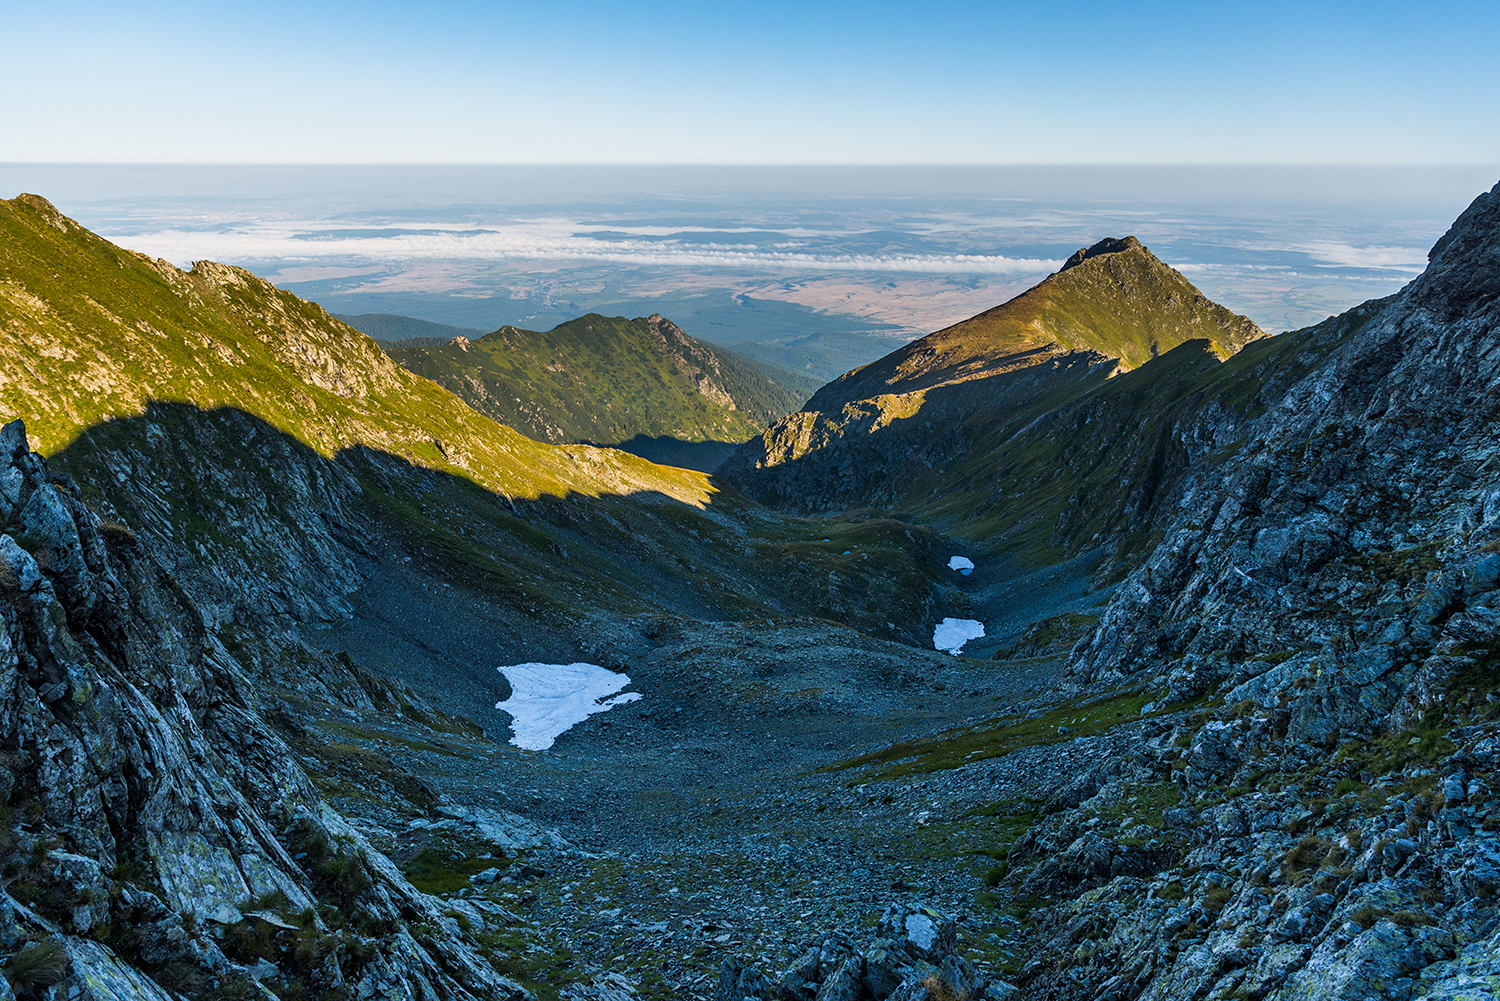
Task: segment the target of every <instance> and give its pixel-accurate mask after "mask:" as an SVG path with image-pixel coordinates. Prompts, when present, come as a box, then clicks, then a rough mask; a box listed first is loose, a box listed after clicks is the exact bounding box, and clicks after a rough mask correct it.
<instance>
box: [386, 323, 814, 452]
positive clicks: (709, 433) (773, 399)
mask: <svg viewBox="0 0 1500 1001" xmlns="http://www.w3.org/2000/svg"><path fill="white" fill-rule="evenodd" d="M387 350H388V351H389V352H390V354H391V356H392V357H393V358H395V359H396V360H397V361H398V362H400V363H401V364H402V365H403V366H405V367H406V368H408V369H409V370H411V371H413V372H415V373H417V374H418V375H422V376H424V377H426V378H430V379H433V380H434V381H436V382H438V383H440V384H441V385H443V386H445V387H446V388H448V389H450V390H452V391H453V392H454V393H456V394H457V395H458V396H460V397H461V398H462V399H464V400H465V401H466V402H467V403H468V404H469V405H470V406H471V407H473V408H474V409H475V410H478V411H479V412H480V413H483V414H485V415H487V416H489V417H492V418H494V419H495V420H496V421H499V422H500V423H502V424H505V425H507V426H509V427H513V428H516V429H517V430H519V431H521V432H522V433H524V434H526V435H528V436H530V437H532V438H535V439H536V440H538V441H545V442H549V443H552V444H564V443H567V442H589V443H591V444H599V445H608V446H610V447H618V448H624V449H625V450H627V451H636V452H638V453H639V454H643V455H644V456H645V457H647V458H652V459H655V458H656V457H658V456H661V455H664V454H665V450H664V448H663V445H665V444H666V443H665V442H664V443H661V444H657V443H655V442H653V441H652V439H658V438H661V439H676V440H677V441H678V442H681V443H682V445H683V446H686V445H692V444H698V443H703V444H710V443H712V444H721V445H727V444H728V443H737V442H739V441H743V440H745V439H746V438H749V437H751V436H753V435H755V434H758V433H759V432H760V431H761V430H763V429H764V428H765V426H766V425H767V424H769V423H771V422H772V421H774V420H776V419H777V418H778V417H781V416H783V415H784V414H786V413H789V412H790V411H792V410H793V409H795V408H796V407H797V406H799V405H801V403H802V402H803V400H804V397H803V396H801V395H800V394H799V393H797V392H795V391H792V390H788V389H786V388H784V387H783V386H782V385H778V384H777V383H776V382H775V381H774V379H773V378H770V377H767V376H766V375H764V374H763V371H764V366H760V365H757V364H755V363H752V362H750V361H749V360H748V359H742V358H740V357H739V356H738V355H735V354H734V353H733V352H730V351H727V350H725V349H723V348H717V347H714V346H712V345H709V344H707V343H705V342H703V341H700V340H697V339H696V338H693V337H690V336H688V335H687V334H686V333H685V332H684V331H683V330H682V328H680V327H678V326H677V325H676V324H675V323H673V322H672V321H670V320H668V319H666V318H665V317H663V316H661V315H660V314H652V315H651V316H649V317H638V318H636V319H634V320H626V319H625V318H624V317H605V316H600V315H598V314H595V313H590V314H586V315H584V316H581V317H579V318H577V319H575V320H570V321H568V322H567V323H563V324H559V325H558V326H557V327H554V328H553V329H552V330H550V331H546V332H540V331H534V330H523V329H521V328H519V327H513V326H504V327H501V328H500V329H498V330H496V331H494V332H493V333H490V334H486V335H485V336H484V337H482V338H479V339H474V340H471V339H468V338H462V337H459V338H454V339H452V340H450V341H448V342H447V343H446V344H443V345H440V346H410V347H395V346H392V347H388V348H387ZM801 381H803V380H801V379H800V378H799V377H797V376H795V375H793V374H791V373H788V374H787V375H786V376H784V377H783V378H782V382H783V383H790V384H800V382H801ZM679 451H681V447H680V446H679ZM723 454H724V449H722V448H721V449H719V450H714V451H713V455H712V458H713V459H714V460H715V461H713V462H712V464H711V465H707V466H706V468H707V469H712V468H713V467H714V466H716V465H717V464H718V462H717V461H716V460H717V459H718V458H722V456H723Z"/></svg>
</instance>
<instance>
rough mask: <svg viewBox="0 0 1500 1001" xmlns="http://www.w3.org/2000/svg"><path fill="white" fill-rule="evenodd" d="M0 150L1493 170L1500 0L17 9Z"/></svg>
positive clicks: (0, 83)
mask: <svg viewBox="0 0 1500 1001" xmlns="http://www.w3.org/2000/svg"><path fill="white" fill-rule="evenodd" d="M3 12H4V22H5V25H6V27H5V30H4V32H3V34H0V88H3V92H4V93H5V94H7V95H8V99H7V100H6V101H5V102H4V106H3V108H0V162H5V161H8V162H183V163H194V162H199V163H201V162H209V163H214V162H217V163H225V162H238V163H705V164H711V163H1082V164H1088V163H1248V164H1255V163H1306V164H1318V163H1341V164H1350V163H1352V164H1381V163H1412V164H1500V74H1497V73H1495V72H1494V65H1495V61H1496V53H1497V52H1500V4H1495V3H1494V2H1493V0H1489V2H1485V3H1448V4H1431V5H1426V6H1420V7H1419V6H1418V5H1415V4H1411V3H1402V4H1393V3H1371V2H1362V3H1347V4H1344V3H1340V4H1332V3H1316V2H1314V3H1280V2H1275V3H1242V4H1239V5H1235V6H1232V7H1231V6H1228V5H1219V4H1212V5H1210V4H1186V3H1155V4H1152V3H1128V2H1113V3H1093V2H1072V3H1066V4H1042V3H1029V4H1025V5H1021V4H1012V3H1003V2H1000V3H997V2H989V3H960V2H938V3H924V4H915V3H906V4H892V3H879V2H873V3H872V2H861V3H820V2H816V0H813V2H800V3H797V2H781V0H775V2H761V3H756V4H753V5H749V4H739V5H736V4H722V3H719V4H713V3H673V2H656V3H633V4H625V3H610V2H554V3H549V4H539V3H536V2H534V0H532V2H527V3H469V2H452V0H449V2H441V0H440V2H428V3H423V4H420V5H418V4H410V3H389V2H387V3H379V2H374V3H359V4H355V3H331V2H313V3H297V4H292V3H282V2H279V0H273V2H268V3H260V4H256V5H244V4H241V5H227V4H205V3H202V2H197V0H195V2H193V3H178V2H160V0H144V2H137V3H132V4H128V5H124V4H118V3H107V4H106V3H69V2H66V0H62V2H59V0H52V2H48V3H36V2H32V0H20V2H16V0H11V2H8V3H6V4H5V5H4V7H3Z"/></svg>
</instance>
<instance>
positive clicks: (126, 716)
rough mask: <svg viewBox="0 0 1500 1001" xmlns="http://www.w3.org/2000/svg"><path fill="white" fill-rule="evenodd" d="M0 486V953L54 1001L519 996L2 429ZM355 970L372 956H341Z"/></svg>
mask: <svg viewBox="0 0 1500 1001" xmlns="http://www.w3.org/2000/svg"><path fill="white" fill-rule="evenodd" d="M0 484H4V485H5V491H4V496H5V501H6V509H7V511H8V513H7V514H6V515H5V516H4V517H3V518H0V748H3V751H4V754H3V762H4V776H3V777H4V779H5V781H4V783H3V784H4V785H5V786H8V789H7V790H6V791H7V792H8V799H9V803H10V810H9V811H8V812H7V814H6V821H5V822H6V825H7V830H6V831H5V832H4V835H5V836H4V838H3V848H0V850H3V852H4V854H5V855H6V859H5V864H6V866H7V872H8V873H15V874H16V877H15V878H14V879H9V880H7V883H6V887H5V889H4V890H3V891H0V951H8V952H15V951H16V950H18V949H22V948H43V946H45V948H47V949H49V950H52V951H51V952H50V953H48V956H49V962H54V960H55V964H56V965H57V971H58V972H57V977H58V980H59V981H60V983H59V990H61V991H63V992H64V993H63V994H59V995H58V996H64V995H65V996H67V997H70V998H97V999H113V998H122V999H123V998H163V999H165V998H167V997H168V996H170V995H169V994H168V993H167V992H166V991H164V990H163V989H162V988H161V987H160V986H158V984H157V982H156V981H155V980H154V979H153V978H160V977H162V976H163V975H164V974H163V972H162V971H164V970H176V971H179V973H180V971H183V970H191V971H196V972H195V973H194V974H193V975H194V976H195V977H197V978H199V979H200V980H202V981H203V982H204V983H218V984H220V985H221V986H222V987H223V988H224V989H225V990H228V989H229V987H228V986H227V985H231V984H236V983H242V982H245V983H247V982H248V981H249V980H261V981H262V982H263V984H264V985H265V986H267V987H270V988H271V989H272V990H273V992H274V990H275V988H276V985H277V984H282V983H285V982H284V981H281V980H277V979H276V977H275V975H274V974H275V971H276V970H280V971H281V972H283V973H287V974H296V975H297V976H298V977H299V978H301V979H303V980H304V981H305V982H306V983H312V984H321V985H323V987H324V988H332V987H336V986H340V985H343V986H344V987H345V988H347V989H348V990H350V991H352V992H353V994H354V996H357V997H376V996H378V997H391V998H416V997H428V996H432V993H433V992H434V991H438V992H440V993H441V994H443V995H445V996H451V997H458V998H495V997H500V998H507V997H509V998H519V997H521V996H523V994H524V992H523V991H522V990H521V989H520V988H519V987H518V986H517V985H515V984H513V983H511V982H510V981H508V980H505V979H504V978H502V977H500V976H498V975H497V974H495V973H494V972H493V970H492V969H491V968H490V967H489V965H488V964H486V963H484V962H482V961H481V960H480V959H479V957H478V956H477V954H476V953H475V951H474V947H473V944H472V943H471V942H469V941H467V940H465V939H464V938H463V937H462V936H461V935H455V934H450V933H448V932H444V931H442V928H443V927H444V925H443V920H444V919H443V915H442V914H441V913H440V911H439V909H438V907H437V905H436V904H435V903H434V902H433V901H432V900H431V899H430V898H427V897H425V896H423V895H422V894H421V893H418V892H417V891H416V890H415V889H413V888H412V887H411V885H410V884H408V883H407V882H406V880H405V879H404V878H403V877H402V876H401V874H400V872H399V870H397V869H396V868H395V866H394V865H392V864H391V862H390V861H389V860H388V859H386V858H385V857H384V856H382V855H380V854H379V853H378V852H376V851H375V850H374V849H373V848H371V847H370V845H369V844H368V843H367V842H366V841H365V840H364V838H363V837H362V836H361V835H360V834H359V833H358V832H357V831H355V830H354V829H353V828H351V827H349V825H348V824H346V823H344V821H343V819H342V818H341V817H340V816H339V815H338V814H337V813H335V812H334V811H333V810H331V809H330V808H329V807H328V806H327V805H326V804H324V803H323V802H322V801H321V799H320V797H319V795H318V793H317V791H316V790H315V789H314V787H313V785H312V783H311V782H310V780H309V779H308V777H307V775H306V774H304V773H303V771H302V769H301V768H300V767H299V765H298V764H296V757H295V756H294V755H293V753H292V751H291V750H290V749H289V748H288V747H287V746H286V744H285V743H283V742H282V740H281V738H280V737H279V736H277V734H276V733H275V732H274V731H273V730H271V728H270V727H269V726H267V724H266V723H265V721H264V720H263V719H262V718H261V717H260V715H259V710H258V708H257V700H256V694H255V690H254V686H253V685H252V683H251V682H250V680H249V678H248V677H247V675H246V674H245V672H244V670H243V668H242V667H241V665H240V664H239V663H238V662H237V661H236V659H235V657H234V656H233V655H232V654H231V653H230V652H229V651H228V650H227V649H225V647H224V646H223V645H222V644H221V643H220V642H219V641H218V639H216V638H215V636H214V634H212V633H210V632H207V631H205V630H204V629H203V628H202V621H203V620H202V613H201V610H200V609H198V608H197V607H196V606H195V605H194V604H193V602H192V600H191V599H190V598H189V597H187V595H186V593H185V591H184V589H183V588H181V587H180V586H177V585H176V583H175V581H174V580H173V577H172V574H171V572H170V571H169V570H167V569H166V568H164V567H162V566H159V565H158V564H156V563H155V562H154V561H153V559H152V557H151V554H150V553H149V552H148V551H147V550H146V549H145V548H144V547H143V546H142V545H141V543H140V542H139V541H138V540H135V539H131V538H128V537H120V538H117V539H116V540H115V541H114V542H113V543H108V542H106V540H105V538H104V536H102V535H101V534H100V531H99V528H98V526H97V524H96V521H95V519H94V518H93V516H92V515H91V514H90V513H89V512H88V510H87V509H86V508H85V507H84V506H83V503H82V500H81V498H80V495H79V493H78V491H77V489H76V487H74V486H73V485H72V484H71V482H69V481H67V480H66V479H65V478H56V477H51V476H49V474H48V472H47V468H46V464H45V463H44V462H43V461H42V459H41V457H40V456H38V455H36V454H34V453H30V452H28V451H26V449H25V433H24V428H22V427H21V425H20V424H19V422H16V423H13V424H10V425H7V426H6V427H5V428H4V430H3V431H0ZM331 874H336V875H331ZM330 902H332V903H334V904H335V906H334V907H333V908H332V909H329V908H328V907H326V906H325V905H326V904H328V903H330ZM257 909H259V910H258V913H260V914H261V915H262V916H261V917H258V918H251V917H248V916H247V912H248V911H252V910H257ZM250 921H263V922H270V923H271V924H272V925H273V926H275V927H280V928H291V929H296V931H295V932H294V933H291V934H292V938H291V939H288V940H287V942H294V941H296V936H297V935H303V934H305V935H310V936H313V938H317V937H319V936H321V937H322V938H324V939H326V940H327V941H328V942H329V943H330V949H331V951H328V950H325V952H324V953H323V954H325V955H326V956H327V957H329V958H327V959H324V960H319V961H318V962H317V964H316V965H312V964H308V963H306V962H305V961H301V962H302V968H298V963H299V961H298V960H296V959H295V956H294V952H295V950H293V949H292V947H291V946H290V945H287V944H286V943H285V942H284V943H282V944H280V945H278V944H276V940H275V939H274V937H273V938H272V939H271V944H269V945H267V946H266V948H267V949H269V950H270V951H269V954H265V953H262V954H258V955H255V956H252V955H251V954H250V952H251V951H252V950H249V949H247V946H246V944H245V943H246V942H247V941H249V940H248V939H246V938H245V937H244V936H243V935H241V934H240V932H239V931H237V930H236V929H240V930H243V929H244V928H245V927H246V925H247V922H250ZM278 922H279V923H278ZM424 922H426V923H427V925H426V927H431V928H433V929H436V930H434V931H433V932H431V933H430V934H429V933H424V934H423V936H422V937H421V938H420V939H419V938H417V937H415V936H414V935H413V934H412V933H411V932H410V931H409V930H407V929H408V928H410V927H415V926H420V925H422V924H423V923H424ZM449 924H450V925H451V922H449ZM28 942H30V943H43V944H42V945H35V944H33V945H30V946H28V945H26V943H28ZM46 943H52V944H50V945H48V944H46ZM338 943H344V945H341V946H338V948H342V949H344V950H345V951H344V953H340V952H339V951H338V949H335V948H332V947H333V946H334V945H338ZM351 950H352V951H351ZM355 952H357V953H359V954H361V955H364V954H366V953H369V954H377V953H378V958H377V959H374V960H372V961H362V962H355V961H352V960H340V959H339V958H338V956H339V955H351V954H354V953H355ZM48 976H51V974H48ZM268 978H269V979H268Z"/></svg>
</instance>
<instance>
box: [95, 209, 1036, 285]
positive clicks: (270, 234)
mask: <svg viewBox="0 0 1500 1001" xmlns="http://www.w3.org/2000/svg"><path fill="white" fill-rule="evenodd" d="M350 228H353V227H351V226H349V225H348V224H334V223H329V222H322V221H320V222H299V223H296V224H283V223H267V224H260V225H252V226H244V227H240V228H236V229H232V230H228V231H218V232H202V231H198V232H194V231H190V230H183V229H166V230H160V231H157V232H151V233H139V234H133V235H129V236H124V235H121V236H116V237H115V239H116V240H117V241H118V242H119V243H120V244H121V245H123V246H127V247H129V248H130V249H132V250H139V251H141V252H142V253H146V254H150V255H152V256H154V257H163V258H166V259H167V260H169V261H173V262H175V263H178V264H182V265H186V264H188V263H189V262H191V261H194V260H203V259H210V260H219V261H229V262H237V261H263V260H295V261H310V260H318V259H327V258H339V259H344V260H348V259H361V260H378V261H412V260H482V261H485V260H487V261H498V260H556V261H580V262H582V261H591V262H604V263H610V264H627V265H630V264H634V265H648V266H657V267H692V268H717V269H728V270H749V271H791V272H806V271H894V272H907V273H912V272H915V273H926V274H1045V273H1047V272H1050V271H1054V270H1056V269H1057V268H1058V267H1059V266H1060V263H1061V262H1058V261H1049V260H1039V259H1033V258H1019V257H1006V256H1003V255H998V254H996V255H987V254H909V255H904V254H838V253H820V252H817V251H813V250H799V249H794V248H796V247H797V246H798V245H797V244H796V243H795V242H790V241H778V242H776V243H773V244H769V245H767V246H755V245H749V246H747V245H745V244H740V243H724V244H717V243H681V242H677V241H673V240H642V239H631V238H629V237H626V238H622V239H601V238H598V237H594V236H589V235H587V234H588V233H590V232H596V231H599V230H602V229H613V230H615V231H617V232H634V233H638V234H646V235H651V234H657V233H660V234H661V235H672V234H676V233H688V232H693V233H712V232H724V233H734V232H746V230H741V229H725V230H715V229H712V228H707V227H682V228H673V229H666V228H663V227H628V228H627V227H623V226H620V227H612V226H608V224H600V223H592V224H588V225H585V224H582V223H578V222H574V221H572V220H566V219H536V220H528V221H525V222H518V223H514V224H507V225H503V226H491V227H484V228H480V227H478V226H470V225H451V224H448V225H430V226H429V225H425V224H424V225H422V226H421V227H420V229H421V230H422V231H421V232H414V231H412V230H411V229H403V228H396V227H385V232H384V233H382V234H381V235H359V236H342V235H339V233H338V231H339V230H347V229H350ZM379 228H381V227H361V229H363V230H369V229H379ZM435 230H436V231H437V232H434V231H435ZM772 232H777V231H774V230H773V231H772ZM780 235H784V236H803V235H808V231H805V230H793V231H790V232H788V231H781V232H780Z"/></svg>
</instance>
